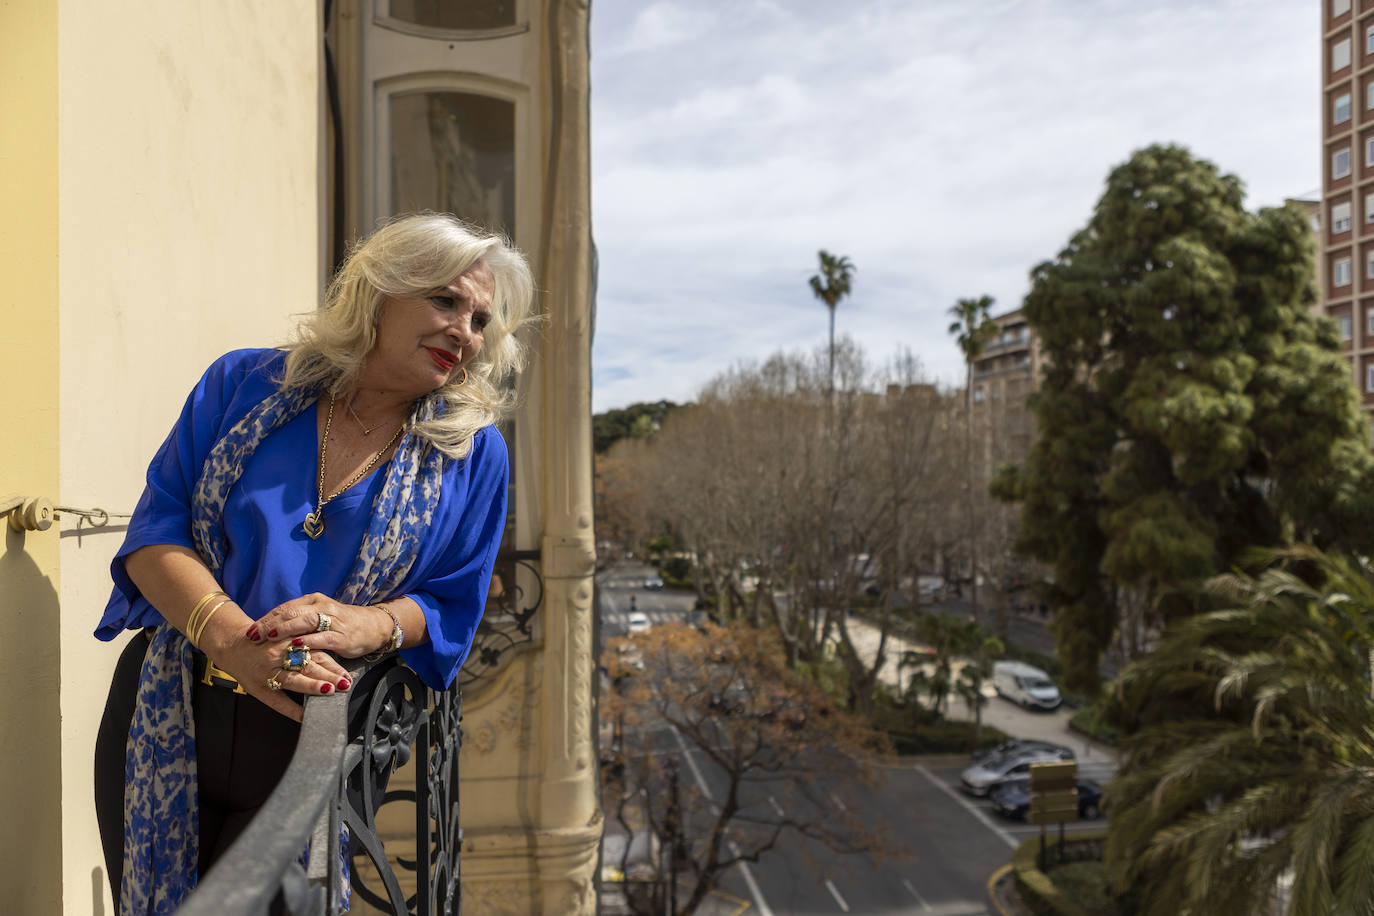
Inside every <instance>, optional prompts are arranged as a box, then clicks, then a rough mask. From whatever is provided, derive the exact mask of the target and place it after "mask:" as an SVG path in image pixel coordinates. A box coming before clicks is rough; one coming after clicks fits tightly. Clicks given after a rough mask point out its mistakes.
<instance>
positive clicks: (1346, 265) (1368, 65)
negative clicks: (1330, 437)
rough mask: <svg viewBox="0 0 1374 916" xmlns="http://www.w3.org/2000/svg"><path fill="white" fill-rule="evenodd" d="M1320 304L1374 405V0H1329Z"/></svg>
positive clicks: (1325, 12) (1369, 407) (1371, 407)
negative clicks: (1338, 328) (1339, 335)
mask: <svg viewBox="0 0 1374 916" xmlns="http://www.w3.org/2000/svg"><path fill="white" fill-rule="evenodd" d="M1321 15H1322V36H1323V37H1322V71H1321V72H1322V86H1323V104H1322V112H1323V114H1322V206H1321V212H1320V214H1319V215H1318V218H1317V221H1316V225H1317V228H1318V233H1319V234H1318V245H1317V251H1318V262H1317V270H1318V274H1319V278H1320V289H1321V311H1322V313H1323V314H1325V315H1327V316H1328V317H1330V318H1332V319H1334V320H1335V321H1336V323H1337V325H1338V326H1339V327H1340V333H1341V341H1342V344H1341V346H1342V350H1343V351H1344V352H1345V354H1346V356H1347V357H1348V358H1349V360H1350V364H1351V371H1352V372H1353V373H1354V378H1355V384H1356V386H1357V388H1358V390H1359V391H1360V392H1361V395H1362V398H1363V402H1364V407H1365V410H1366V411H1374V0H1322V12H1321Z"/></svg>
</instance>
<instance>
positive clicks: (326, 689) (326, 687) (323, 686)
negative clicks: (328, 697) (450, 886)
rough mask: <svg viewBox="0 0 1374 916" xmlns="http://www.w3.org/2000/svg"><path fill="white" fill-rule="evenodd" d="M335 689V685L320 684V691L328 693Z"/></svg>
mask: <svg viewBox="0 0 1374 916" xmlns="http://www.w3.org/2000/svg"><path fill="white" fill-rule="evenodd" d="M333 689H334V688H333V687H330V686H329V685H328V684H323V685H321V686H320V693H328V692H329V691H331V690H333Z"/></svg>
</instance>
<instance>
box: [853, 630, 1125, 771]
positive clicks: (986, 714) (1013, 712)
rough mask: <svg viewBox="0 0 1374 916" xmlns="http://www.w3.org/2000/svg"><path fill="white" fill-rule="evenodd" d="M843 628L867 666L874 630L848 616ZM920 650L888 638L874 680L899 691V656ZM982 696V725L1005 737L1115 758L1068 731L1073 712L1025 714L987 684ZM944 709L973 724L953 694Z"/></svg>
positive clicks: (957, 664)
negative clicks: (1000, 732)
mask: <svg viewBox="0 0 1374 916" xmlns="http://www.w3.org/2000/svg"><path fill="white" fill-rule="evenodd" d="M847 626H848V627H849V638H850V639H851V640H853V642H854V648H855V649H856V650H857V651H858V653H859V656H860V657H861V658H862V659H864V661H866V662H867V663H869V664H872V663H873V660H874V659H875V658H876V657H877V655H878V636H879V633H878V628H877V627H875V626H873V625H872V624H870V623H869V622H868V621H866V620H863V619H861V618H858V617H854V616H850V617H849V619H848V621H847ZM924 648H926V647H925V646H922V645H920V644H919V643H915V642H908V641H907V640H904V639H902V638H901V637H897V636H892V635H889V636H888V638H887V645H886V647H885V649H884V652H885V656H886V657H885V658H884V661H883V668H882V670H881V671H879V672H878V679H879V680H881V681H882V682H883V683H884V684H887V685H888V686H890V687H892V688H893V689H894V690H897V691H900V690H901V688H902V680H903V679H905V680H906V681H909V680H910V678H911V675H912V671H911V669H910V668H906V669H903V670H902V671H901V672H900V673H899V672H898V670H897V669H898V665H899V664H900V663H901V660H902V655H903V653H905V652H907V651H909V650H912V649H924ZM965 664H967V662H966V661H964V660H962V659H956V660H955V661H954V664H953V666H952V667H953V676H954V677H955V678H958V677H959V671H960V670H961V669H962V668H963V667H964V665H965ZM983 695H984V696H985V697H988V698H989V701H990V702H988V704H987V705H986V706H984V707H983V722H984V723H985V724H987V725H991V726H993V727H994V728H998V729H1001V730H1002V731H1004V732H1006V733H1007V734H1008V735H1011V736H1013V737H1016V738H1038V739H1041V740H1043V741H1053V742H1055V743H1057V744H1064V745H1068V746H1069V747H1072V748H1073V749H1074V751H1075V753H1077V754H1078V756H1079V760H1080V761H1090V760H1094V759H1096V760H1112V761H1115V760H1117V759H1118V757H1117V752H1116V748H1114V747H1111V746H1110V745H1106V744H1102V743H1100V742H1098V741H1094V740H1093V739H1091V738H1089V737H1088V736H1086V735H1083V734H1080V733H1079V732H1076V731H1074V730H1073V729H1071V728H1069V719H1071V718H1072V717H1073V713H1074V710H1071V709H1067V708H1065V707H1063V706H1061V707H1059V708H1058V709H1056V710H1055V711H1054V712H1027V711H1025V710H1023V709H1021V708H1020V707H1018V706H1016V705H1014V704H1012V703H1008V702H1007V701H1005V700H1000V699H998V698H997V691H995V690H993V688H992V684H991V683H984V685H983ZM946 709H947V710H948V712H947V713H946V714H947V715H948V717H949V718H951V719H957V720H961V721H965V722H971V721H973V710H972V709H970V708H969V706H968V704H966V703H965V702H964V701H963V700H961V699H959V698H958V697H957V696H955V695H954V694H951V695H950V698H949V704H948V705H947V706H946Z"/></svg>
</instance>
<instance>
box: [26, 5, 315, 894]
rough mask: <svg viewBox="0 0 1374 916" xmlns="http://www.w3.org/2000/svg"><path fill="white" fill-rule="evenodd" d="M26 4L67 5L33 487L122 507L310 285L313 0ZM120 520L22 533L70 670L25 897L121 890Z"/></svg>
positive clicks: (54, 639) (278, 337)
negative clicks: (104, 637)
mask: <svg viewBox="0 0 1374 916" xmlns="http://www.w3.org/2000/svg"><path fill="white" fill-rule="evenodd" d="M21 5H24V4H21ZM29 5H30V6H34V7H37V6H45V7H55V9H56V13H55V16H54V20H55V52H56V53H55V64H56V66H55V72H54V81H55V86H56V87H57V89H56V91H55V92H53V93H51V99H50V103H49V107H48V109H47V116H48V117H49V119H51V120H52V121H53V126H54V134H55V149H53V150H52V151H51V155H50V157H49V163H50V165H49V167H50V168H54V169H55V171H54V175H55V180H54V194H53V195H52V196H51V198H50V199H49V200H48V201H47V203H48V210H47V211H46V214H45V215H46V217H47V219H48V220H49V221H50V222H51V223H52V224H53V226H54V227H55V235H53V237H51V238H50V240H49V248H48V257H49V258H50V260H51V261H52V263H53V266H54V268H55V273H54V276H53V282H52V289H51V293H50V294H49V295H48V296H47V297H46V298H45V299H43V300H41V301H43V302H44V304H45V306H46V307H45V308H44V309H43V310H42V315H43V319H44V320H45V321H46V322H48V324H47V325H45V326H44V327H43V328H42V329H41V330H42V333H41V334H39V335H37V337H36V338H35V337H29V336H28V335H26V339H28V340H33V341H34V349H35V351H36V359H38V360H39V361H41V363H42V365H43V367H44V371H45V372H46V373H47V376H46V378H43V380H42V381H41V382H40V381H39V378H42V377H41V376H40V377H38V378H31V379H28V380H26V382H25V386H26V388H27V389H28V393H29V394H30V395H32V394H33V393H37V394H38V395H39V396H40V398H42V399H44V400H45V401H46V402H47V403H48V404H50V405H51V408H50V409H51V412H50V414H48V415H47V416H46V419H47V421H48V425H49V426H50V427H51V429H50V430H49V435H47V436H45V437H44V438H45V441H48V442H53V443H56V442H60V443H61V448H60V452H59V451H58V450H57V449H56V447H54V448H53V449H52V450H51V454H49V455H47V456H46V457H45V459H44V468H45V470H46V475H45V479H44V480H42V481H41V484H42V486H41V487H40V489H41V495H44V496H47V497H49V498H51V499H53V500H54V501H55V502H57V503H59V504H63V505H67V506H74V507H81V508H93V507H101V508H104V509H107V510H108V511H110V512H112V513H127V512H129V511H131V509H132V507H133V506H134V504H135V502H136V501H137V499H138V496H139V493H140V492H141V490H142V486H143V475H144V471H145V469H146V467H147V463H148V461H149V459H150V458H151V457H152V454H153V452H154V451H155V450H156V448H157V447H158V445H159V444H160V443H161V441H162V439H163V437H164V436H165V435H166V432H167V429H168V428H169V426H170V424H171V423H172V421H173V419H174V418H175V416H176V413H177V411H178V410H179V409H180V406H181V403H182V401H183V399H184V398H185V396H186V393H187V391H188V389H189V388H190V386H191V385H192V384H193V383H194V382H195V380H196V379H197V378H198V377H199V375H200V373H201V372H202V371H203V370H204V368H205V366H206V365H207V364H208V363H209V362H210V361H211V360H213V359H214V358H215V357H216V356H218V355H220V354H221V353H223V352H225V351H227V350H230V349H233V348H236V347H245V346H268V345H272V344H274V343H278V342H281V341H282V340H283V339H284V338H285V336H286V335H287V333H288V332H289V330H290V328H291V327H292V324H293V320H292V318H291V315H292V314H293V313H300V312H305V311H309V310H310V309H311V308H313V307H314V305H315V304H316V302H317V301H318V297H319V286H320V276H321V265H320V262H319V257H320V247H319V243H320V226H319V215H318V214H319V190H318V189H319V178H318V174H319V159H320V156H319V111H320V98H319V97H320V84H321V78H320V62H319V59H320V51H319V47H320V28H321V26H320V23H319V15H320V14H319V11H318V9H317V8H316V7H317V6H318V4H314V3H304V2H291V3H282V2H280V0H236V2H235V3H232V4H205V3H180V2H172V0H158V2H149V3H140V4H111V3H108V2H97V0H63V2H60V3H57V4H39V3H33V4H29ZM0 33H3V34H6V35H8V34H9V33H8V30H7V29H3V28H0ZM5 69H6V71H9V69H10V68H9V67H6V68H5ZM6 82H7V81H5V80H0V84H5V83H6ZM6 120H7V121H8V119H6ZM11 123H12V122H11ZM5 171H8V170H5ZM6 247H7V246H6ZM7 250H8V249H7ZM16 274H18V275H22V272H11V274H10V275H11V276H15V275H16ZM0 403H4V402H3V401H0ZM10 409H11V405H9V404H5V405H4V408H3V409H2V410H0V415H3V417H4V419H5V420H6V421H7V424H8V422H9V421H10V420H11V417H12V416H13V415H12V414H11V412H10ZM30 495H32V494H30ZM121 521H122V520H120V519H115V520H114V521H113V522H112V523H111V524H110V525H108V526H107V527H105V528H103V529H92V527H91V526H90V524H89V523H80V522H79V519H78V517H76V516H73V515H70V514H64V515H63V516H62V518H61V519H60V521H59V523H58V524H57V525H54V527H53V528H52V529H50V530H49V531H47V532H40V533H30V534H28V535H27V539H28V545H29V552H30V553H31V554H33V553H36V552H39V551H42V552H51V553H53V554H54V555H55V557H56V560H57V562H60V566H59V565H57V562H55V563H54V564H53V565H54V569H60V574H58V575H56V576H55V583H56V591H55V595H54V599H55V603H58V602H60V608H61V610H60V613H54V614H53V615H52V624H53V626H54V631H53V632H52V633H51V634H48V639H49V642H50V644H49V645H45V646H44V647H43V648H44V649H45V650H46V651H48V652H50V653H51V656H52V657H53V658H55V659H57V665H56V667H57V668H58V669H60V671H61V681H60V685H58V684H40V685H36V686H35V687H34V688H33V689H32V692H31V693H29V697H30V699H31V700H37V701H38V702H40V703H41V704H43V705H47V706H53V707H55V708H56V707H58V705H59V704H60V736H59V741H58V746H57V748H56V749H55V751H56V752H55V753H54V749H53V748H49V749H48V750H47V751H46V752H45V754H44V759H43V761H42V763H43V768H40V772H46V773H47V774H50V777H51V778H52V779H54V780H59V781H60V798H59V802H60V804H59V805H57V806H52V807H48V808H47V810H46V811H45V812H44V817H45V818H46V819H48V820H51V821H54V822H55V823H57V824H59V825H60V828H61V850H60V854H57V855H54V856H53V857H52V861H54V862H57V863H60V874H51V875H48V876H45V877H44V878H43V881H44V883H45V884H47V885H48V886H50V887H52V888H53V893H56V892H58V891H59V890H60V893H61V900H60V904H59V905H55V906H54V905H48V906H44V907H41V908H38V907H35V908H27V907H22V908H20V910H19V911H21V912H33V913H40V912H63V913H69V914H70V913H110V912H115V911H116V908H114V907H113V906H112V902H111V901H110V899H109V891H108V888H107V886H106V885H107V879H106V877H105V873H104V863H103V858H102V855H101V851H100V846H99V839H98V836H97V832H96V824H95V816H94V812H93V809H92V800H91V795H92V790H91V783H92V771H91V756H92V749H93V745H94V735H95V731H96V727H97V725H98V723H99V719H100V714H101V712H102V709H103V704H104V698H105V693H106V690H107V688H108V684H109V676H110V672H111V670H112V668H113V665H114V662H115V659H116V657H117V655H118V652H119V649H120V648H122V645H123V639H121V640H119V641H117V642H116V643H115V644H105V643H100V642H97V641H96V640H95V639H94V638H93V637H92V636H91V631H92V629H93V628H94V625H95V622H96V619H97V617H98V616H99V614H100V612H101V609H102V608H103V607H104V604H105V601H106V598H107V597H108V594H109V588H110V585H109V574H108V567H109V562H110V558H111V556H112V555H113V553H114V551H115V550H116V549H117V548H118V546H119V543H120V541H121V540H122V537H123V526H122V524H120V522H121ZM40 542H41V545H42V546H41V548H40V547H38V545H39V543H40ZM54 610H55V609H54ZM57 719H58V717H57V716H56V715H55V716H53V720H54V723H55V722H56V721H57ZM6 733H7V734H9V732H8V731H7V732H6ZM8 784H9V785H13V783H8ZM45 804H46V803H45ZM59 812H60V814H59ZM24 829H25V830H28V829H30V827H29V825H25V828H24ZM7 861H8V860H7Z"/></svg>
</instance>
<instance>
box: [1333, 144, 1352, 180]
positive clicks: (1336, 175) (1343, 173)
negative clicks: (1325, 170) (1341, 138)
mask: <svg viewBox="0 0 1374 916" xmlns="http://www.w3.org/2000/svg"><path fill="white" fill-rule="evenodd" d="M1342 156H1344V157H1345V169H1344V170H1342V169H1341V167H1340V165H1339V164H1338V163H1339V162H1340V160H1341V157H1342ZM1349 177H1350V147H1348V146H1343V147H1341V148H1340V149H1338V150H1336V151H1335V152H1333V153H1332V154H1331V180H1332V181H1337V180H1339V179H1341V178H1349Z"/></svg>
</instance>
